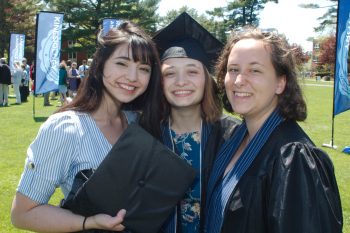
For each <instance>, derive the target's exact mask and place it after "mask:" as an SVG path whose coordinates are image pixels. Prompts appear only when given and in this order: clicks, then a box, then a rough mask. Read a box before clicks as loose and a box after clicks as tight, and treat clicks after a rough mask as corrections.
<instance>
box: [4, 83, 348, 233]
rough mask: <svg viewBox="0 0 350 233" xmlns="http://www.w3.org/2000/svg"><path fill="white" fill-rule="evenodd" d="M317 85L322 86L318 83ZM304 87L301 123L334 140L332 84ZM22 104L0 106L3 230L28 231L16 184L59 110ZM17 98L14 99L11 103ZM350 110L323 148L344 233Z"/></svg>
mask: <svg viewBox="0 0 350 233" xmlns="http://www.w3.org/2000/svg"><path fill="white" fill-rule="evenodd" d="M315 84H317V85H319V84H321V86H315ZM303 89H304V93H305V97H306V100H307V104H308V111H309V114H308V119H307V121H306V122H304V123H301V126H302V127H303V128H304V129H305V131H306V132H307V133H308V134H309V136H310V137H311V138H312V139H313V141H314V142H315V144H316V145H318V146H320V147H321V145H322V144H323V143H328V144H329V143H330V140H331V136H332V93H333V88H332V83H330V82H315V81H304V82H303ZM28 100H29V102H27V103H23V104H22V105H12V106H10V107H7V108H0V125H1V134H0V151H1V155H0V171H1V172H0V190H1V192H2V198H1V202H0V233H8V232H25V231H20V230H17V229H15V228H13V227H12V225H11V222H10V209H11V203H12V199H13V196H14V194H15V190H16V186H17V184H18V181H19V179H20V175H21V173H22V169H23V165H24V159H25V156H26V150H27V148H28V146H29V144H30V143H31V141H32V140H33V139H34V138H35V136H36V134H37V131H38V129H39V127H40V125H41V124H42V123H43V121H44V120H45V119H46V118H47V117H48V116H49V115H50V114H51V113H52V112H54V111H55V109H56V107H55V105H56V102H52V103H53V104H54V106H50V107H43V98H42V97H37V98H35V115H33V98H32V96H30V98H29V99H28ZM14 102H15V99H13V98H11V99H10V103H14ZM349 119H350V111H347V112H345V113H342V114H339V115H337V116H336V117H335V121H334V122H335V124H334V144H335V145H336V146H337V147H338V149H336V150H335V149H330V148H326V147H322V149H324V150H325V151H327V152H328V154H329V155H330V157H331V159H332V161H333V163H334V167H335V171H336V176H337V181H338V186H339V190H340V194H341V198H342V206H343V216H344V228H343V232H344V233H350V155H347V154H344V153H342V152H341V150H342V149H343V148H344V147H345V146H349V145H350V120H349ZM61 197H62V195H61V194H60V192H56V194H55V195H54V197H53V198H52V200H51V203H52V204H58V202H59V200H60V198H61Z"/></svg>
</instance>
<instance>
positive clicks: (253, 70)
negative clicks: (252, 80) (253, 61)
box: [250, 69, 261, 74]
mask: <svg viewBox="0 0 350 233" xmlns="http://www.w3.org/2000/svg"><path fill="white" fill-rule="evenodd" d="M250 72H251V73H253V74H258V73H261V71H260V70H259V69H251V70H250Z"/></svg>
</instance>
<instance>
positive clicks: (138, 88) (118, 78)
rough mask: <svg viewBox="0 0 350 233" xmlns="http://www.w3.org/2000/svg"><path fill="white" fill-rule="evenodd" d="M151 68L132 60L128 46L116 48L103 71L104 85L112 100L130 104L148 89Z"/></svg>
mask: <svg viewBox="0 0 350 233" xmlns="http://www.w3.org/2000/svg"><path fill="white" fill-rule="evenodd" d="M150 76H151V66H150V65H149V64H142V63H140V62H134V61H133V60H132V52H131V49H130V48H129V46H128V44H122V45H120V46H118V47H117V48H116V50H115V51H114V52H113V53H112V55H111V56H110V57H109V58H108V59H107V60H106V63H105V65H104V69H103V84H104V86H105V88H106V91H107V92H108V93H109V95H107V96H110V97H111V98H113V99H114V100H115V101H118V102H120V103H129V102H131V101H132V100H134V99H135V98H137V97H138V96H140V95H141V94H142V93H144V92H145V90H146V89H147V86H148V83H149V80H150Z"/></svg>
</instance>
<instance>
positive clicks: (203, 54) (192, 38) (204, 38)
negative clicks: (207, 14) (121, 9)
mask: <svg viewBox="0 0 350 233" xmlns="http://www.w3.org/2000/svg"><path fill="white" fill-rule="evenodd" d="M153 40H154V42H155V43H156V44H157V48H158V51H159V54H160V56H161V60H162V61H164V60H166V59H167V58H181V57H188V58H192V59H196V60H198V61H201V62H202V63H203V64H204V65H205V66H206V67H207V69H209V70H211V69H212V66H213V65H214V64H215V62H216V60H217V58H218V56H219V54H220V52H221V49H222V47H223V44H222V43H221V42H220V41H219V40H218V39H216V38H215V37H214V36H213V35H212V34H211V33H210V32H208V31H207V30H206V29H205V28H204V27H202V25H200V24H199V23H198V22H197V21H196V20H194V19H193V18H192V17H191V16H189V15H188V14H187V13H186V12H183V13H182V14H180V15H179V16H178V17H177V18H176V19H175V20H174V21H173V22H171V23H170V24H169V25H168V26H166V27H165V28H163V29H161V30H159V31H158V32H156V34H155V35H154V37H153Z"/></svg>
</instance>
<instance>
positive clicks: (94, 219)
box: [85, 209, 126, 231]
mask: <svg viewBox="0 0 350 233" xmlns="http://www.w3.org/2000/svg"><path fill="white" fill-rule="evenodd" d="M125 213H126V210H124V209H122V210H120V211H119V212H118V213H117V215H116V216H110V215H107V214H96V215H94V216H91V217H88V218H87V219H86V222H85V229H104V230H111V231H122V230H124V229H125V227H124V226H123V225H122V224H121V223H122V222H123V221H124V217H125Z"/></svg>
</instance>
